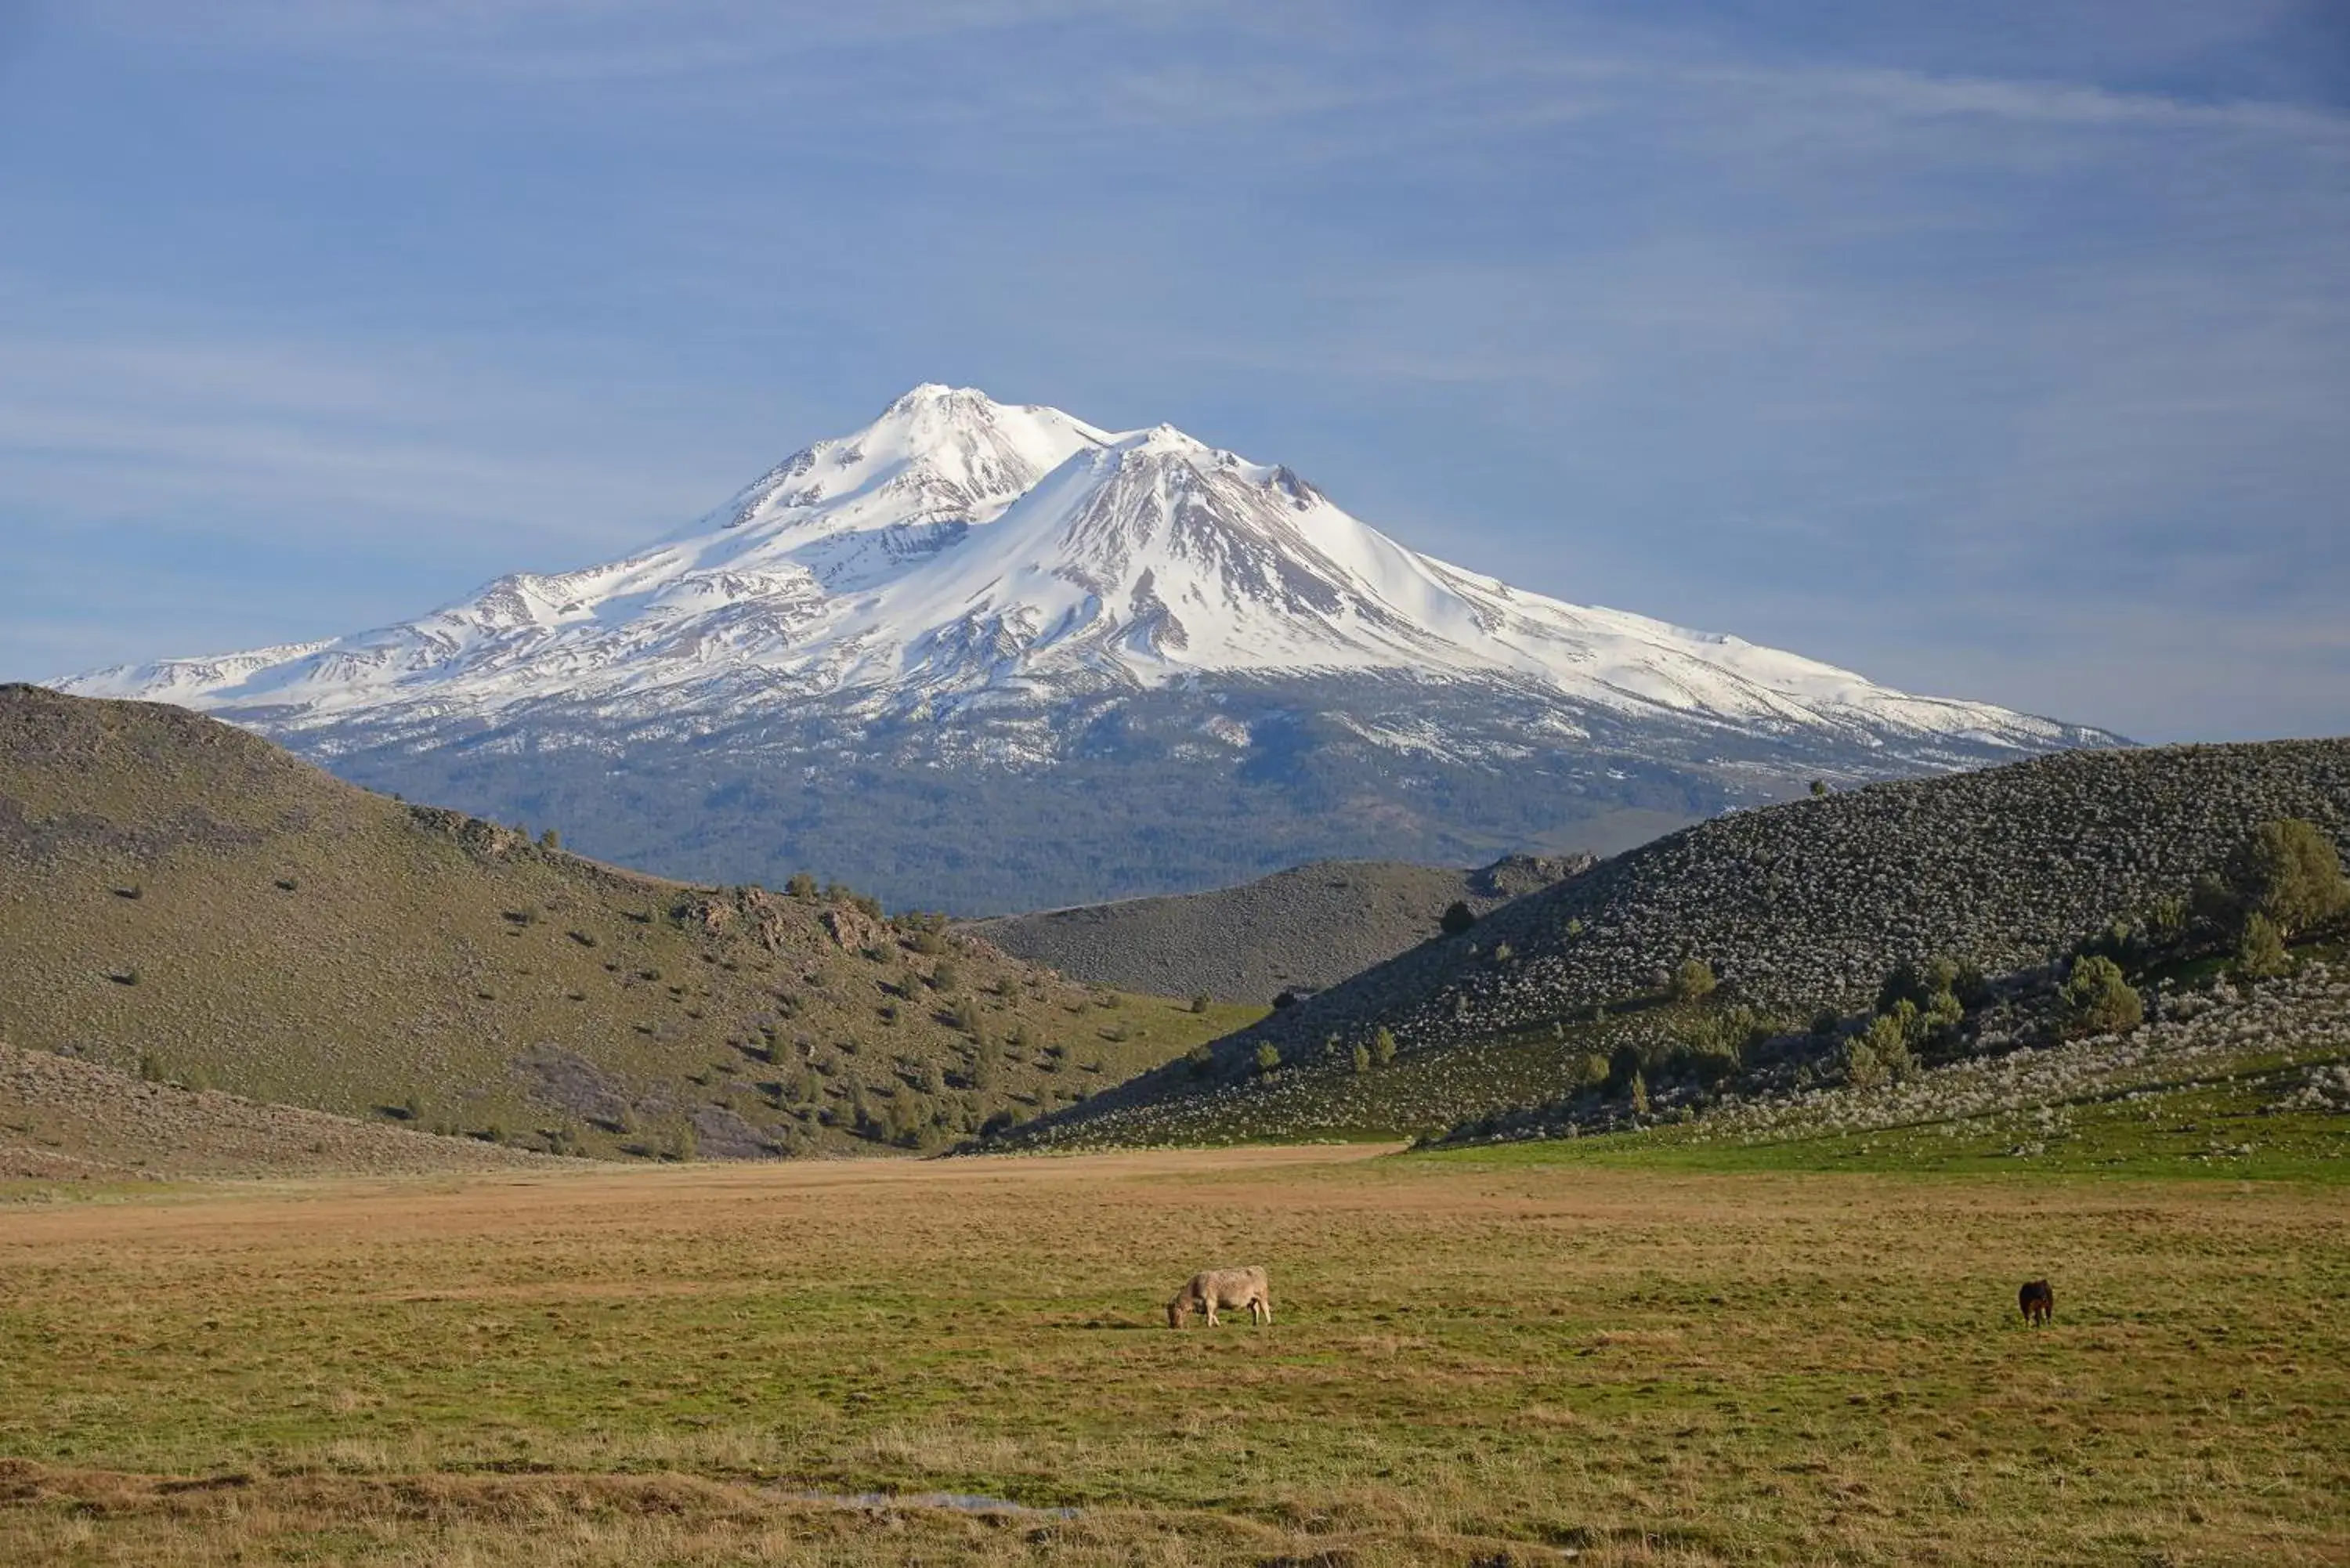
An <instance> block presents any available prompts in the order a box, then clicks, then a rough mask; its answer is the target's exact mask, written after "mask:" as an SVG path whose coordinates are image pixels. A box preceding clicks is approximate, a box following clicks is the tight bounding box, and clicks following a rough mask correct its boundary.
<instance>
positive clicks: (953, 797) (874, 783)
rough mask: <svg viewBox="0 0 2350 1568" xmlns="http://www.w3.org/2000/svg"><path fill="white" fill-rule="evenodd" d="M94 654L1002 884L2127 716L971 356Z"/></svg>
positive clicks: (839, 848)
mask: <svg viewBox="0 0 2350 1568" xmlns="http://www.w3.org/2000/svg"><path fill="white" fill-rule="evenodd" d="M59 684H60V685H61V687H62V688H63V689H64V690H65V691H69V692H73V693H77V694H79V695H84V696H102V697H131V698H143V699H148V700H152V701H166V702H174V703H179V704H182V705H184V706H187V707H191V708H196V709H201V710H203V711H209V712H212V713H213V714H215V715H216V716H218V717H220V718H223V719H225V720H229V721H231V722H235V723H239V724H243V725H245V726H247V727H249V728H252V729H255V730H257V731H259V732H263V733H265V734H267V735H269V736H271V737H272V738H274V739H276V740H278V741H280V742H284V743H286V744H287V745H289V746H291V747H293V748H295V749H296V750H297V751H300V752H302V753H305V754H307V755H308V756H310V757H312V758H313V759H315V760H317V761H318V762H321V763H325V764H326V765H328V766H329V767H331V768H332V769H334V770H335V771H336V772H338V773H340V774H343V775H344V776H346V777H348V778H350V779H353V780H355V781H357V782H359V783H361V784H369V785H372V786H374V787H377V788H380V789H387V790H400V791H404V792H407V793H409V794H416V795H419V796H421V797H424V798H429V799H432V800H434V801H436V802H439V803H442V804H447V805H460V806H463V807H465V808H466V809H469V810H472V811H474V812H477V813H480V814H482V815H492V816H495V817H498V818H501V819H504V820H509V821H511V820H515V819H517V818H520V819H524V820H525V821H528V822H530V823H533V824H551V825H555V826H560V827H561V828H562V829H563V831H564V832H565V834H566V836H567V838H568V840H569V842H570V843H571V844H572V845H573V846H575V847H577V848H580V849H583V850H585V851H587V852H588V853H591V854H596V855H600V856H603V857H608V858H611V859H615V860H619V861H623V862H626V863H630V864H634V865H639V866H642V867H648V868H650V869H655V870H659V871H663V872H667V873H670V874H672V875H677V876H683V877H704V878H719V877H723V878H726V879H739V878H742V877H766V878H769V879H775V880H779V879H780V878H781V877H782V876H784V875H785V874H787V873H788V872H790V871H791V870H793V869H795V868H797V867H803V866H805V867H816V868H819V869H821V870H823V871H825V872H827V873H828V874H831V875H837V876H840V877H845V878H847V879H848V880H850V881H852V882H854V883H855V884H856V885H858V886H859V887H861V888H868V889H870V890H873V891H876V892H879V894H881V895H882V896H883V897H884V898H889V900H890V901H892V902H893V903H901V904H902V903H908V902H913V903H923V904H932V905H939V906H942V907H946V908H950V909H957V910H962V911H978V910H984V909H1005V908H1020V907H1032V906H1035V905H1038V904H1044V903H1052V902H1072V901H1077V900H1084V899H1095V898H1107V897H1118V896H1124V895H1129V894H1139V893H1148V892H1159V891H1168V890H1177V889H1183V888H1197V887H1203V886H1207V885H1211V884H1214V883H1219V882H1229V881H1233V880H1237V879H1240V878H1243V877H1249V876H1253V875H1255V874H1258V873H1260V872H1263V871H1265V870H1268V869H1271V868H1274V867H1278V866H1283V865H1288V864H1293V863H1295V862H1296V861H1298V860H1300V859H1304V858H1309V857H1316V856H1349V857H1399V858H1410V859H1419V860H1430V861H1449V862H1451V863H1455V864H1462V863H1466V862H1468V861H1471V860H1474V859H1478V858H1490V857H1491V856H1492V854H1494V853H1497V852H1500V851H1503V850H1510V849H1525V848H1552V849H1555V848H1571V847H1596V848H1600V849H1603V850H1604V849H1607V848H1611V847H1615V846H1620V845H1621V844H1623V843H1625V842H1627V841H1629V840H1631V839H1633V838H1637V837H1640V836H1646V834H1647V833H1648V832H1652V831H1655V830H1657V829H1659V828H1661V827H1664V826H1671V825H1673V824H1674V823H1677V822H1679V821H1682V820H1687V819H1689V818H1691V817H1695V816H1701V815H1711V814H1713V813H1716V812H1719V811H1721V810H1724V809H1727V808H1730V807H1731V806H1735V805H1750V804H1756V803H1759V802H1761V801H1763V800H1767V799H1772V798H1776V797H1777V796H1779V795H1781V794H1784V793H1786V792H1787V790H1788V789H1789V788H1790V787H1791V785H1793V784H1794V783H1795V782H1796V781H1799V780H1802V779H1804V778H1808V777H1812V776H1818V775H1826V776H1829V777H1833V778H1837V779H1846V780H1851V779H1865V778H1877V777H1889V776H1895V775H1899V774H1914V773H1920V772H1929V771H1937V770H1942V769H1949V768H1954V767H1965V766H1972V765H1976V764H1980V763H1989V762H1999V761H2008V760H2012V759H2014V758H2016V757H2018V756H2022V755H2027V754H2031V753H2039V752H2044V751H2050V750H2054V749H2058V748H2063V747H2069V746H2077V745H2098V744H2108V743H2112V742H2114V741H2115V739H2116V738H2115V737H2113V736H2111V735H2108V734H2106V733H2104V732H2099V731H2095V730H2090V729H2085V728H2082V727H2079V726H2076V725H2070V724H2062V723H2057V722H2052V721H2049V720H2046V719H2041V718H2034V717H2031V716H2028V715H2025V714H2022V713H2017V712H2013V711H2008V710H2006V709H2002V708H1997V707H1993V706H1990V705H1987V704H1984V703H1980V702H1967V701H1950V700H1944V699H1939V698H1929V697H1918V696H1912V695H1909V694H1908V693H1904V692H1900V691H1891V690H1889V689H1887V688H1885V687H1882V686H1878V685H1875V684H1873V683H1871V682H1869V681H1868V680H1864V679H1863V678H1862V677H1860V676H1858V675H1855V674H1853V673H1851V672H1849V671H1846V670H1838V669H1835V668H1834V667H1832V666H1829V665H1826V664H1823V663H1819V662H1817V661H1815V660H1813V659H1804V658H1802V657H1800V656H1797V655H1795V654H1792V653H1784V652H1780V651H1777V650H1774V649H1766V648H1759V647H1756V646H1753V645H1752V644H1749V643H1746V642H1743V641H1741V640H1740V639H1736V638H1733V637H1724V636H1716V635H1709V634H1704V633H1700V632H1694V631H1689V630H1684V629H1682V628H1677V627H1673V626H1669V625H1666V624H1664V623H1662V622H1659V621H1655V620H1650V619H1648V618H1643V617H1640V616H1636V615H1628V614H1625V613H1621V612H1618V611H1615V610H1607V609H1595V608H1585V607H1577V606H1574V605H1569V604H1565V603H1562V602H1560V601H1558V600H1555V599H1551V598H1546V597H1542V596H1540V595H1536V594H1532V593H1527V592H1524V591H1523V590H1520V589H1516V588H1513V587H1509V586H1508V585H1506V584H1504V583H1503V582H1501V581H1499V580H1497V579H1495V578H1493V577H1490V576H1482V575H1480V574H1478V573H1475V572H1471V571H1468V570H1465V569H1463V568H1461V567H1459V566H1450V565H1447V564H1445V563H1443V562H1441V561H1438V560H1434V559H1432V558H1430V557H1429V556H1423V555H1420V554H1418V553H1417V552H1414V551H1412V550H1409V549H1407V548H1405V547H1404V546H1402V545H1399V544H1397V543H1396V542H1395V541H1394V540H1392V539H1389V538H1388V537H1387V536H1386V535H1382V534H1380V533H1378V531H1377V530H1375V529H1373V528H1371V527H1369V526H1367V524H1363V523H1361V522H1359V521H1357V519H1356V518H1354V517H1353V516H1351V515H1349V514H1347V512H1346V511H1344V510H1342V509H1341V508H1340V507H1339V506H1337V505H1336V504H1334V503H1333V502H1331V501H1330V500H1329V499H1328V498H1327V497H1326V496H1325V495H1324V494H1323V493H1321V492H1320V491H1319V490H1317V489H1315V487H1314V486H1313V485H1312V484H1309V483H1306V482H1305V480H1303V479H1301V478H1300V477H1298V475H1296V474H1295V473H1294V472H1291V471H1290V470H1288V469H1287V468H1284V467H1278V466H1263V465H1259V464H1256V463H1253V462H1247V461H1245V460H1243V459H1242V458H1240V457H1238V456H1236V455H1234V454H1233V453H1232V452H1224V451H1221V450H1218V449H1215V448H1211V447H1209V446H1205V445H1203V444H1201V442H1199V441H1194V440H1192V439H1191V437H1189V436H1187V435H1184V434H1182V433H1181V432H1180V431H1175V430H1173V429H1171V428H1169V427H1167V426H1159V427H1158V428H1156V429H1153V430H1148V431H1135V432H1129V433H1115V432H1111V431H1104V430H1100V429H1097V428H1096V427H1094V426H1092V425H1089V424H1087V423H1085V422H1084V421H1080V420H1077V419H1075V418H1072V417H1071V416H1069V415H1067V414H1065V413H1062V412H1060V411H1059V410H1054V409H1048V408H1039V407H1011V406H1006V405H1003V404H1000V403H997V402H994V401H993V400H990V399H988V398H987V397H985V396H984V395H983V394H982V393H980V392H977V391H974V390H970V389H948V388H945V387H939V386H923V387H918V388H916V389H914V390H912V391H910V392H909V393H907V394H906V395H905V396H904V397H902V398H900V399H899V400H897V401H896V402H894V403H892V404H891V405H890V406H889V408H888V409H887V410H885V411H884V412H883V413H882V414H881V416H880V417H879V419H878V420H876V421H874V422H872V423H871V424H869V425H868V426H867V427H866V428H865V429H863V430H861V431H858V432H857V433H855V434H853V435H850V436H847V437H843V438H840V439H837V440H832V441H819V442H817V443H816V444H815V445H814V446H811V447H808V448H806V450H804V451H802V452H799V453H797V454H796V455H795V456H793V457H792V458H790V459H789V460H787V461H786V462H784V463H782V464H780V465H779V466H777V467H776V468H775V469H774V470H772V471H770V472H768V473H766V474H765V475H764V476H763V477H761V478H760V479H759V480H758V481H757V482H756V483H753V484H752V485H750V486H749V487H748V488H746V489H744V490H743V491H742V492H741V493H738V494H737V495H735V496H734V497H733V500H731V501H730V502H729V503H727V504H726V505H724V506H723V507H721V508H720V509H719V510H717V511H716V512H713V513H712V514H708V515H707V516H705V517H702V518H701V519H699V520H698V521H696V522H695V523H693V524H691V525H689V526H687V527H686V528H684V529H682V530H680V531H679V532H677V533H675V534H673V535H671V536H670V537H668V538H666V539H663V540H661V541H660V542H658V543H656V544H654V545H650V546H649V547H647V548H645V549H641V550H639V551H637V552H635V553H633V554H631V555H629V556H624V557H622V558H621V559H619V560H616V561H611V562H608V563H606V564H603V565H599V566H588V567H586V568H583V569H581V570H577V571H570V572H562V573H556V574H551V575H544V576H541V575H536V574H528V573H517V574H515V575H514V576H506V577H502V578H500V579H499V580H498V581H496V582H494V583H492V584H491V585H489V586H488V587H485V588H484V589H482V590H481V591H480V592H478V593H476V594H474V595H473V596H472V597H468V598H465V599H463V600H460V601H459V602H457V603H455V604H452V605H450V606H448V607H445V608H442V609H440V610H437V611H435V612H433V613H432V614H431V615H428V616H425V617H422V618H419V619H416V620H412V621H408V622H404V623H402V624H400V625H397V626H393V627H390V628H383V629H381V630H376V631H369V632H363V633H359V634H357V635H354V636H349V637H341V638H336V639H330V640H327V641H320V642H308V643H296V644H291V645H286V646H282V647H276V648H267V649H257V650H255V651H252V652H247V653H238V654H230V655H224V656H220V657H214V658H200V659H165V660H161V661H159V662H156V663H151V664H145V665H136V666H122V667H118V668H115V669H111V670H99V671H96V672H94V673H90V674H87V675H83V676H79V677H76V678H74V679H71V680H65V681H62V682H59Z"/></svg>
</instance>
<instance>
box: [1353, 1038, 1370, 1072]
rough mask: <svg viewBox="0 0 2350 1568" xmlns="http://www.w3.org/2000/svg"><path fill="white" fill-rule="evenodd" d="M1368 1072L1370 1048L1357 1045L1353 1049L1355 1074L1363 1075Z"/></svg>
mask: <svg viewBox="0 0 2350 1568" xmlns="http://www.w3.org/2000/svg"><path fill="white" fill-rule="evenodd" d="M1370 1070H1371V1048H1370V1047H1369V1046H1367V1045H1363V1044H1357V1046H1356V1047H1355V1071H1356V1072H1357V1074H1363V1073H1367V1072H1369V1071H1370Z"/></svg>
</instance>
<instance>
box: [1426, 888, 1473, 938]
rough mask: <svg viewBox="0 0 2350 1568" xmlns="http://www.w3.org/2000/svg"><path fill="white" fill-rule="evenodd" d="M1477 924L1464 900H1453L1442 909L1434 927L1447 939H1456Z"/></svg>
mask: <svg viewBox="0 0 2350 1568" xmlns="http://www.w3.org/2000/svg"><path fill="white" fill-rule="evenodd" d="M1476 923H1477V916H1476V914H1475V912H1474V911H1473V910H1471V909H1470V908H1469V905H1468V902H1467V900H1465V899H1461V898H1455V899H1453V900H1452V902H1451V903H1450V904H1447V905H1446V906H1445V907H1444V913H1443V914H1442V915H1441V916H1440V917H1438V919H1437V922H1436V927H1437V929H1439V930H1440V931H1442V932H1443V933H1444V934H1445V935H1446V936H1448V937H1457V936H1459V935H1461V933H1462V932H1464V931H1466V930H1468V929H1469V928H1471V926H1473V925H1475V924H1476Z"/></svg>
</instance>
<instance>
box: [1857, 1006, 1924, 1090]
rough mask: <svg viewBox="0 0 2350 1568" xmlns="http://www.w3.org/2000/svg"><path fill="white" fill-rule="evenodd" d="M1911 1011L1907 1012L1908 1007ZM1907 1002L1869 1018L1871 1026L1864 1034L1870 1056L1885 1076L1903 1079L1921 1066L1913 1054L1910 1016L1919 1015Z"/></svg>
mask: <svg viewBox="0 0 2350 1568" xmlns="http://www.w3.org/2000/svg"><path fill="white" fill-rule="evenodd" d="M1905 1009H1908V1015H1907V1016H1906V1017H1905V1016H1904V1010H1905ZM1916 1017H1918V1013H1917V1012H1916V1010H1914V1009H1910V1008H1909V1004H1908V1002H1902V1003H1900V1004H1899V1005H1898V1006H1897V1007H1896V1008H1895V1009H1894V1010H1893V1011H1892V1012H1887V1013H1880V1014H1878V1015H1877V1017H1875V1018H1873V1019H1871V1020H1869V1023H1868V1029H1867V1032H1866V1033H1864V1034H1863V1035H1862V1036H1861V1037H1860V1043H1861V1044H1862V1045H1863V1046H1864V1047H1865V1048H1866V1051H1867V1053H1868V1055H1869V1058H1870V1059H1871V1060H1872V1061H1874V1062H1875V1063H1876V1064H1877V1073H1878V1074H1879V1075H1880V1076H1881V1077H1884V1078H1890V1079H1892V1080H1893V1081H1894V1082H1895V1083H1897V1084H1898V1083H1899V1082H1901V1081H1902V1080H1904V1079H1906V1078H1908V1076H1909V1075H1911V1074H1912V1073H1914V1072H1915V1071H1916V1070H1917V1065H1918V1063H1917V1058H1916V1057H1915V1056H1914V1055H1912V1054H1910V1050H1909V1042H1910V1029H1911V1027H1912V1025H1911V1023H1910V1020H1911V1019H1914V1018H1916Z"/></svg>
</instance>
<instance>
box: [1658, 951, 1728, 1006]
mask: <svg viewBox="0 0 2350 1568" xmlns="http://www.w3.org/2000/svg"><path fill="white" fill-rule="evenodd" d="M1716 983H1717V981H1715V980H1714V978H1713V966H1712V965H1711V964H1710V963H1708V962H1706V961H1705V960H1703V959H1701V958H1688V959H1683V960H1682V961H1681V963H1680V967H1679V969H1677V970H1675V971H1673V978H1672V982H1671V984H1670V985H1669V986H1668V987H1667V991H1668V993H1669V995H1670V996H1671V997H1672V999H1673V1000H1674V1001H1675V1002H1703V1001H1704V1000H1705V999H1706V998H1707V997H1709V996H1711V995H1712V994H1713V988H1714V986H1715V984H1716Z"/></svg>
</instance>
